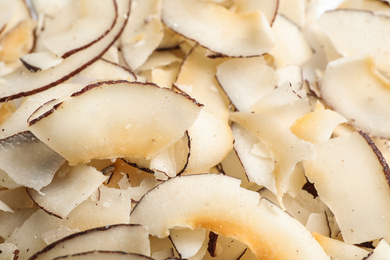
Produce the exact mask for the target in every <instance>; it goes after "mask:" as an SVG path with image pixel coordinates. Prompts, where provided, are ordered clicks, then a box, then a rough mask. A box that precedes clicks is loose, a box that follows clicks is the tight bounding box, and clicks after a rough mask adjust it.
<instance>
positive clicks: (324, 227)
mask: <svg viewBox="0 0 390 260" xmlns="http://www.w3.org/2000/svg"><path fill="white" fill-rule="evenodd" d="M306 228H307V229H308V230H309V231H310V232H311V233H313V232H316V233H318V234H321V235H323V236H327V237H330V236H331V234H330V227H329V223H328V217H327V215H326V211H323V212H321V213H311V214H310V215H309V217H308V219H307V222H306Z"/></svg>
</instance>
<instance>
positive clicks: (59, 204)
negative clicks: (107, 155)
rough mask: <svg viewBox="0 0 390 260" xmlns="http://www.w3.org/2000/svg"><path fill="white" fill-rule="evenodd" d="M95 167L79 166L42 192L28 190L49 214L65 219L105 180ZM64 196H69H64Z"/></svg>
mask: <svg viewBox="0 0 390 260" xmlns="http://www.w3.org/2000/svg"><path fill="white" fill-rule="evenodd" d="M106 178H107V177H106V176H104V175H103V174H102V173H101V172H99V171H97V170H96V169H95V168H93V167H87V166H85V165H82V164H80V165H78V166H75V167H72V168H71V169H69V171H68V172H66V173H65V176H63V174H61V175H59V174H57V175H56V176H55V177H54V179H53V181H52V182H51V183H50V184H49V185H48V186H46V187H44V188H42V189H41V190H40V192H37V191H35V190H32V189H28V190H27V191H28V194H29V195H30V197H31V199H32V200H33V201H34V202H35V203H36V204H37V205H38V206H39V207H40V208H42V209H43V210H44V211H46V212H47V213H49V214H51V215H53V216H57V217H59V218H65V217H66V216H67V215H68V214H69V212H71V211H72V210H73V209H74V208H75V207H77V206H78V205H79V204H80V203H81V202H83V201H84V200H86V199H87V198H88V197H89V196H90V195H91V194H92V193H93V192H94V191H95V190H96V189H97V188H98V187H99V186H100V185H101V184H102V183H103V182H104V181H105V180H106ZM64 194H67V195H66V196H64Z"/></svg>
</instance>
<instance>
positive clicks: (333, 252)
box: [313, 233, 370, 259]
mask: <svg viewBox="0 0 390 260" xmlns="http://www.w3.org/2000/svg"><path fill="white" fill-rule="evenodd" d="M313 235H314V237H315V238H316V240H317V241H318V243H320V244H321V246H322V248H323V249H324V250H325V252H326V253H327V254H328V255H329V256H331V257H332V259H365V257H366V256H368V255H369V253H370V252H369V251H367V250H364V249H363V248H360V247H357V246H354V245H349V244H347V243H344V242H343V241H340V240H337V239H332V238H329V237H327V236H323V235H320V234H318V233H313Z"/></svg>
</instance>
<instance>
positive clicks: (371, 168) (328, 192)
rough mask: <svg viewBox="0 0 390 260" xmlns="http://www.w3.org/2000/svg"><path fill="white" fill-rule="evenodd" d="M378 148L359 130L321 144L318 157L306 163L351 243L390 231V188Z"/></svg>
mask: <svg viewBox="0 0 390 260" xmlns="http://www.w3.org/2000/svg"><path fill="white" fill-rule="evenodd" d="M374 148H375V147H374V144H373V143H371V144H368V143H367V141H366V139H365V138H363V137H362V136H361V135H359V134H358V133H356V132H355V133H353V134H352V135H351V136H341V137H338V138H335V139H331V140H329V141H327V142H322V143H319V144H317V145H316V150H317V157H316V159H315V160H312V161H306V162H305V164H304V165H305V173H306V176H307V177H308V179H309V181H310V182H312V183H314V185H315V188H316V190H317V191H318V194H319V196H320V197H321V199H322V200H323V201H324V203H325V204H326V205H327V206H328V207H329V208H330V209H331V210H332V212H333V213H334V215H335V218H336V220H337V223H338V225H339V226H340V229H341V233H342V236H343V239H344V241H345V242H346V243H349V244H359V243H363V242H366V241H370V240H373V239H377V238H381V237H388V236H389V235H390V228H389V225H388V223H389V219H390V189H389V186H388V184H387V182H386V177H385V175H384V166H382V164H381V162H383V161H384V159H383V158H380V159H378V157H377V155H376V154H375V153H374V152H373V149H374ZM384 163H386V162H385V161H384ZM362 191H364V192H362ZM372 202H375V203H372Z"/></svg>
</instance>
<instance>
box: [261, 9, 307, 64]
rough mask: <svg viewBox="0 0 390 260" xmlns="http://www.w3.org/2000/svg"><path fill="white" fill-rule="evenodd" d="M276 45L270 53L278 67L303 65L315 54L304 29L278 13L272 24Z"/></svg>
mask: <svg viewBox="0 0 390 260" xmlns="http://www.w3.org/2000/svg"><path fill="white" fill-rule="evenodd" d="M272 33H273V35H274V37H275V42H276V45H275V47H274V48H273V49H271V50H270V51H269V52H268V53H269V54H270V55H272V56H273V58H274V63H275V65H276V66H277V67H278V68H281V67H284V66H288V65H303V64H304V63H305V62H307V61H308V60H309V59H310V58H311V57H312V56H313V50H312V48H311V46H310V45H309V44H308V42H307V40H306V38H305V36H304V34H303V32H302V30H301V29H300V28H299V27H298V26H297V25H296V24H294V23H293V22H292V21H290V20H289V19H288V18H286V17H285V16H283V15H277V16H276V19H275V22H274V23H273V25H272Z"/></svg>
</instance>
